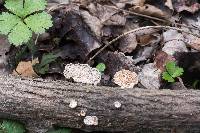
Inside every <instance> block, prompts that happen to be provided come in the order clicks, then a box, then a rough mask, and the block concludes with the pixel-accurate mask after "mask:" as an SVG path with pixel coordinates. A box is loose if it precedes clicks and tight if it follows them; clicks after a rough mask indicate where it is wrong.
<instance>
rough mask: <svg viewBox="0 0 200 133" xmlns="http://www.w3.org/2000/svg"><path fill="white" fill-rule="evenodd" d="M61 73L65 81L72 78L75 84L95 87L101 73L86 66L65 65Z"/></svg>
mask: <svg viewBox="0 0 200 133" xmlns="http://www.w3.org/2000/svg"><path fill="white" fill-rule="evenodd" d="M63 73H64V76H65V77H66V78H67V79H70V78H72V79H73V80H74V81H75V82H80V83H87V84H94V85H97V84H98V83H100V81H101V73H100V72H99V71H98V70H97V69H96V68H92V67H90V66H89V65H88V64H72V63H70V64H67V65H66V66H65V70H64V72H63Z"/></svg>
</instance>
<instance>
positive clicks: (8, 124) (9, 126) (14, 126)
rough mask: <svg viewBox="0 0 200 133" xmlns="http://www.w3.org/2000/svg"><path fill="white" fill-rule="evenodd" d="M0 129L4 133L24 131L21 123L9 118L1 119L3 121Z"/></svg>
mask: <svg viewBox="0 0 200 133" xmlns="http://www.w3.org/2000/svg"><path fill="white" fill-rule="evenodd" d="M0 130H2V131H3V132H4V133H25V128H24V126H23V125H21V124H19V123H18V122H14V121H10V120H3V123H2V124H1V125H0Z"/></svg>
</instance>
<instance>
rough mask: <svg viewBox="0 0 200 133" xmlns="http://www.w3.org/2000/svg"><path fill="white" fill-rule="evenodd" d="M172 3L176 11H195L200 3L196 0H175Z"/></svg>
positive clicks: (199, 6)
mask: <svg viewBox="0 0 200 133" xmlns="http://www.w3.org/2000/svg"><path fill="white" fill-rule="evenodd" d="M173 5H174V8H175V10H176V11H177V12H182V11H188V12H190V13H195V12H197V11H198V10H199V9H200V4H199V3H198V1H197V0H176V1H174V3H173Z"/></svg>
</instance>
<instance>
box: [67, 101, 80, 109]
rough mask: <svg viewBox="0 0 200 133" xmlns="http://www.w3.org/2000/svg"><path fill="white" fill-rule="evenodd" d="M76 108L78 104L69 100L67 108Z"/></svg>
mask: <svg viewBox="0 0 200 133" xmlns="http://www.w3.org/2000/svg"><path fill="white" fill-rule="evenodd" d="M77 106H78V102H77V101H76V100H71V101H70V103H69V107H70V108H72V109H74V108H76V107H77Z"/></svg>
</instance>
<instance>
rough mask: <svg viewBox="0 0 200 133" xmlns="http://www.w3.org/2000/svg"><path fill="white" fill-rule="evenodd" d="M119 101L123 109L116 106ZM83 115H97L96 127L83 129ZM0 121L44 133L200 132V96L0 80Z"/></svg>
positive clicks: (187, 92) (193, 92)
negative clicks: (66, 132) (80, 132)
mask: <svg viewBox="0 0 200 133" xmlns="http://www.w3.org/2000/svg"><path fill="white" fill-rule="evenodd" d="M71 100H75V101H77V102H78V106H77V107H76V108H74V109H72V108H70V107H69V103H70V101H71ZM116 101H118V102H119V103H121V107H120V108H116V107H115V106H114V103H115V102H116ZM81 112H85V113H86V116H96V117H97V118H98V125H94V126H88V125H86V124H84V122H83V121H84V118H85V116H81ZM83 114H84V113H83ZM83 114H82V115H83ZM0 118H9V119H14V120H19V121H21V122H23V123H25V124H26V126H27V129H28V130H29V131H30V132H31V133H43V132H45V131H46V129H47V128H50V127H52V125H59V126H65V127H70V128H79V129H85V130H89V131H122V132H125V131H128V132H137V131H141V130H143V129H146V131H147V132H150V131H152V132H153V131H154V132H158V131H166V132H169V131H171V130H175V129H179V128H181V129H182V130H185V132H188V131H190V132H199V131H200V91H198V90H178V91H172V90H148V89H139V88H135V89H120V88H110V87H98V86H88V85H82V84H72V83H68V82H64V81H47V80H41V79H35V80H31V79H20V78H19V77H18V78H16V77H12V76H0ZM143 131H144V130H143Z"/></svg>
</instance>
